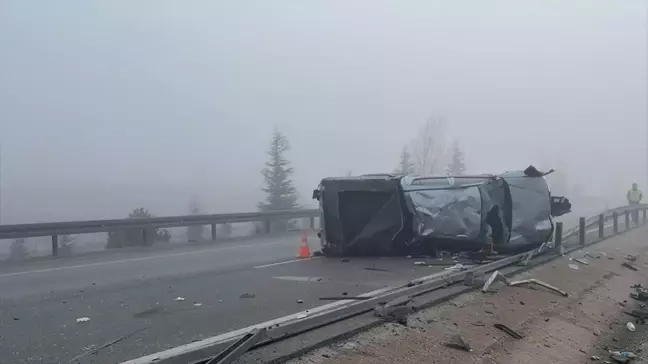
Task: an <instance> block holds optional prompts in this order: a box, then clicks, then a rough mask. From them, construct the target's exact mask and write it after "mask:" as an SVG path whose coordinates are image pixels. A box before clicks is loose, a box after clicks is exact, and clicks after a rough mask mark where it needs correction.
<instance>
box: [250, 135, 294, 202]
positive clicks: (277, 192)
mask: <svg viewBox="0 0 648 364" xmlns="http://www.w3.org/2000/svg"><path fill="white" fill-rule="evenodd" d="M289 150H290V144H289V143H288V139H287V138H286V137H285V136H284V135H283V134H282V133H281V132H279V131H277V130H275V131H274V133H273V134H272V140H271V142H270V148H269V149H268V156H269V160H268V161H267V162H266V164H265V165H266V167H265V168H264V169H263V170H262V171H261V174H262V175H263V178H264V181H265V185H266V186H265V187H264V188H262V190H263V191H264V192H265V193H266V194H267V197H266V200H265V202H259V203H258V207H259V210H261V211H275V210H291V209H297V208H299V204H298V203H297V199H298V195H297V191H296V189H295V187H294V185H293V181H292V180H291V179H290V177H291V176H292V174H293V172H294V170H293V168H292V167H290V162H289V161H288V160H287V159H286V157H285V153H286V152H287V151H289Z"/></svg>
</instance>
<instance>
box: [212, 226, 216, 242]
mask: <svg viewBox="0 0 648 364" xmlns="http://www.w3.org/2000/svg"><path fill="white" fill-rule="evenodd" d="M211 235H212V240H213V241H216V224H211Z"/></svg>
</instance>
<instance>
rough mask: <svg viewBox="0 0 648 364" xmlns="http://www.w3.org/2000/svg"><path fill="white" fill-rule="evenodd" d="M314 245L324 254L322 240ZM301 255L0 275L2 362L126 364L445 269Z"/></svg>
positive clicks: (26, 268)
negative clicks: (301, 257) (327, 298)
mask: <svg viewBox="0 0 648 364" xmlns="http://www.w3.org/2000/svg"><path fill="white" fill-rule="evenodd" d="M620 228H621V229H623V228H624V227H623V221H622V219H620ZM610 233H611V226H608V227H607V228H606V234H610ZM596 235H597V230H596V229H592V230H590V231H589V233H588V238H589V239H593V238H594V237H596ZM310 242H311V247H313V248H316V247H317V239H316V238H315V237H314V234H313V235H311V236H310ZM298 246H299V236H298V235H297V234H295V235H294V236H293V237H285V238H281V239H266V240H257V241H255V242H247V241H237V242H232V243H221V244H215V245H211V246H206V247H188V248H187V249H181V250H172V251H165V252H137V253H129V254H123V255H120V254H110V255H107V256H101V255H97V256H90V257H77V258H70V259H62V260H48V261H39V262H26V263H25V264H24V265H20V266H8V267H0V338H1V340H2V341H0V342H1V344H0V358H2V360H0V361H1V362H7V363H68V362H74V363H76V362H78V363H118V362H121V361H125V360H128V359H133V358H136V357H139V356H143V355H147V354H152V353H155V352H158V351H162V350H166V349H169V348H171V347H174V346H178V345H183V344H187V343H190V342H192V341H196V340H201V339H204V338H207V337H210V336H214V335H218V334H220V333H224V332H227V331H230V330H234V329H239V328H242V327H246V326H249V325H252V324H255V323H259V322H262V321H267V320H270V319H273V318H278V317H281V316H284V315H288V314H292V313H295V312H298V311H301V310H305V309H309V308H312V307H316V306H320V305H323V304H326V303H329V302H330V301H329V302H325V301H321V300H320V297H324V296H341V295H343V294H345V293H346V294H347V295H349V296H352V295H357V294H361V293H366V292H370V291H374V290H377V289H380V288H384V287H387V286H394V285H399V284H404V283H406V282H407V281H409V280H411V279H412V278H416V277H420V276H424V275H429V274H433V273H435V272H438V271H440V270H442V269H443V268H444V267H441V266H435V267H428V266H417V265H414V264H413V262H414V261H413V260H412V259H408V258H371V259H369V258H366V259H358V258H355V259H350V261H348V262H343V261H341V260H340V259H331V258H316V259H312V260H298V259H296V254H297V251H298ZM367 268H369V269H367ZM178 298H183V299H184V300H179V299H178ZM83 317H87V318H89V321H86V322H81V323H77V319H79V318H83ZM138 330H143V331H138ZM131 333H134V334H133V335H132V336H129V337H127V338H125V339H123V340H121V341H119V342H116V343H114V344H112V345H109V346H108V347H106V348H103V349H100V350H98V352H97V353H91V352H92V350H93V349H98V348H100V347H101V346H102V345H104V344H106V343H110V342H111V341H114V340H118V339H120V338H122V337H123V336H125V335H128V334H131ZM79 356H81V357H79ZM77 357H78V358H77ZM74 358H77V359H75V360H73V359H74ZM71 360H72V361H71Z"/></svg>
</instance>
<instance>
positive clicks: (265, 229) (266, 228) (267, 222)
mask: <svg viewBox="0 0 648 364" xmlns="http://www.w3.org/2000/svg"><path fill="white" fill-rule="evenodd" d="M263 232H264V233H266V234H268V233H270V220H263Z"/></svg>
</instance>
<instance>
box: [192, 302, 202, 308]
mask: <svg viewBox="0 0 648 364" xmlns="http://www.w3.org/2000/svg"><path fill="white" fill-rule="evenodd" d="M193 305H194V306H196V307H200V306H202V303H199V302H194V304H193Z"/></svg>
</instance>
